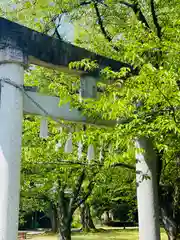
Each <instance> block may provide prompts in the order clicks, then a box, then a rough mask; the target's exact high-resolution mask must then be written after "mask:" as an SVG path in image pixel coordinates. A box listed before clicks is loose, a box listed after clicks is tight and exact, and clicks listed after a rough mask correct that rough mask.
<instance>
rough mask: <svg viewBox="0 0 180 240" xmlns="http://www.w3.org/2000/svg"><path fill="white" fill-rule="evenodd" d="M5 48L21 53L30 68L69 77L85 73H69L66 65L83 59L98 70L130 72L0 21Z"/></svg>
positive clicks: (0, 43)
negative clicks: (37, 67)
mask: <svg viewBox="0 0 180 240" xmlns="http://www.w3.org/2000/svg"><path fill="white" fill-rule="evenodd" d="M7 46H8V47H11V48H16V49H21V50H22V51H23V53H24V54H25V55H27V56H28V61H29V63H31V64H35V65H39V66H43V67H48V68H53V69H60V70H61V71H64V72H68V73H70V74H71V73H75V74H78V75H81V74H82V73H83V72H85V71H84V70H83V69H82V71H77V70H70V69H69V63H71V62H74V61H81V60H82V59H85V58H88V59H91V60H97V62H98V64H99V65H100V68H104V67H107V66H108V67H111V68H112V70H114V71H119V69H120V68H122V67H127V68H130V69H131V70H132V71H133V67H132V66H131V65H130V64H127V63H123V62H118V61H115V60H113V59H109V58H106V57H103V56H100V55H97V54H95V53H93V52H90V51H88V50H86V49H83V48H80V47H77V46H74V45H72V44H70V43H67V42H64V41H62V40H59V39H56V38H52V37H50V36H47V35H45V34H42V33H39V32H36V31H34V30H32V29H29V28H27V27H24V26H22V25H19V24H17V23H14V22H12V21H9V20H7V19H4V18H0V48H1V49H3V48H4V47H7Z"/></svg>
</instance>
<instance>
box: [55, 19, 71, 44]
mask: <svg viewBox="0 0 180 240" xmlns="http://www.w3.org/2000/svg"><path fill="white" fill-rule="evenodd" d="M61 21H62V24H61V26H60V27H59V28H58V31H59V34H60V35H61V37H62V38H63V40H65V41H68V42H71V43H73V42H74V35H75V34H74V31H75V30H74V26H73V24H72V23H71V22H70V18H69V17H68V16H67V15H64V16H63V17H62V18H61Z"/></svg>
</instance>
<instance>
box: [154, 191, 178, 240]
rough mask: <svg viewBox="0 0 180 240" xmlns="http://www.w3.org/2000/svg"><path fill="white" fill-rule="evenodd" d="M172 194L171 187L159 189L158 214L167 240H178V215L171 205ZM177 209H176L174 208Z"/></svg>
mask: <svg viewBox="0 0 180 240" xmlns="http://www.w3.org/2000/svg"><path fill="white" fill-rule="evenodd" d="M173 192H174V189H173V188H172V187H166V188H164V189H163V188H162V187H161V188H160V198H159V199H160V201H159V203H160V214H161V221H162V224H163V227H164V229H165V231H166V233H167V236H168V240H178V239H180V237H179V230H180V229H179V223H180V218H179V217H180V214H179V211H176V210H175V208H176V207H177V206H175V205H174V204H173ZM176 209H178V208H176Z"/></svg>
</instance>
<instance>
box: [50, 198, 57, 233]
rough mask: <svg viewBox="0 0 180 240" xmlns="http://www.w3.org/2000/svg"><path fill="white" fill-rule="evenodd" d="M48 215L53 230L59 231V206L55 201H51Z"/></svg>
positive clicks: (54, 231)
mask: <svg viewBox="0 0 180 240" xmlns="http://www.w3.org/2000/svg"><path fill="white" fill-rule="evenodd" d="M48 217H49V218H50V221H51V230H52V232H53V233H57V232H58V228H59V223H58V210H57V206H56V205H55V204H54V203H53V202H50V207H49V213H48Z"/></svg>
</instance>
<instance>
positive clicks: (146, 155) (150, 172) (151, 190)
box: [136, 138, 160, 240]
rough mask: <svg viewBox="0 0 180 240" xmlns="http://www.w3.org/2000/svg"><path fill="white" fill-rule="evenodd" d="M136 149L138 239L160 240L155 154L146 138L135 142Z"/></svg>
mask: <svg viewBox="0 0 180 240" xmlns="http://www.w3.org/2000/svg"><path fill="white" fill-rule="evenodd" d="M136 148H137V153H136V160H137V163H136V172H137V173H136V183H137V200H138V218H139V239H140V240H160V225H159V207H158V189H157V175H156V174H157V171H156V164H157V162H156V154H155V152H154V149H153V146H152V143H151V141H150V140H148V139H146V138H141V139H139V140H137V141H136ZM142 150H143V151H144V152H142ZM143 176H144V177H143ZM143 178H144V179H143Z"/></svg>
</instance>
